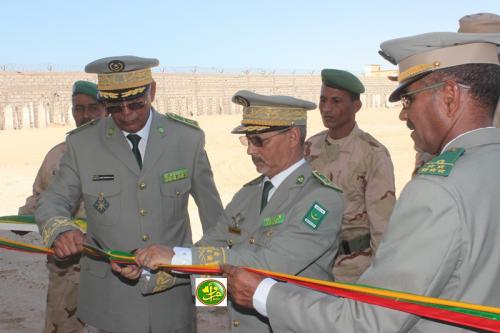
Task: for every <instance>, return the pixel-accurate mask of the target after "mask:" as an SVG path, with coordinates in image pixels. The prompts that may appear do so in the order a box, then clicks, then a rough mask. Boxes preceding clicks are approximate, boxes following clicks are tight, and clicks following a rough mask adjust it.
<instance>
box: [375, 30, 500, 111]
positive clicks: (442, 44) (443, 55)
mask: <svg viewBox="0 0 500 333" xmlns="http://www.w3.org/2000/svg"><path fill="white" fill-rule="evenodd" d="M499 45H500V33H458V32H431V33H427V34H422V35H417V36H411V37H403V38H397V39H392V40H389V41H385V42H383V43H382V44H380V48H381V51H380V52H379V53H380V54H381V55H382V56H383V57H384V58H385V59H387V60H388V61H390V62H391V63H393V64H394V65H396V64H398V66H399V75H398V81H399V86H398V87H397V88H396V90H394V91H393V92H392V94H391V95H390V96H389V101H390V102H396V101H399V100H400V99H401V95H402V94H403V93H404V91H405V90H406V87H407V86H408V85H410V84H411V83H413V82H415V81H417V80H419V79H420V78H422V77H424V76H425V75H427V74H429V73H431V72H433V71H436V70H440V69H444V68H449V67H453V66H458V65H464V64H498V56H497V46H499Z"/></svg>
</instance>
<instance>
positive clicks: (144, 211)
mask: <svg viewBox="0 0 500 333" xmlns="http://www.w3.org/2000/svg"><path fill="white" fill-rule="evenodd" d="M147 213H148V211H147V210H145V209H144V208H142V209H141V210H140V211H139V214H141V216H145V215H146V214H147Z"/></svg>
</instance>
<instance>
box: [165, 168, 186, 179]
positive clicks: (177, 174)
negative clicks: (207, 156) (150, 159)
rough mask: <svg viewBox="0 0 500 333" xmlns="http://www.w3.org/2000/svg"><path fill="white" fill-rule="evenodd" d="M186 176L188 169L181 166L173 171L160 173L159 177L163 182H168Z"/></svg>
mask: <svg viewBox="0 0 500 333" xmlns="http://www.w3.org/2000/svg"><path fill="white" fill-rule="evenodd" d="M187 176H188V169H186V168H182V169H178V170H174V171H168V172H165V173H163V174H162V175H161V179H162V180H163V183H170V182H174V181H176V180H181V179H184V178H187Z"/></svg>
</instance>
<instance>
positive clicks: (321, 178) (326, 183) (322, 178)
mask: <svg viewBox="0 0 500 333" xmlns="http://www.w3.org/2000/svg"><path fill="white" fill-rule="evenodd" d="M312 174H313V176H314V177H316V179H318V180H319V182H320V183H321V184H323V185H324V186H326V187H329V188H333V189H334V190H335V191H337V192H340V193H342V192H344V191H343V190H342V189H341V188H340V187H338V186H337V185H335V184H334V183H333V182H332V181H331V180H330V179H328V177H327V176H325V175H324V174H322V173H320V172H319V171H317V170H313V171H312Z"/></svg>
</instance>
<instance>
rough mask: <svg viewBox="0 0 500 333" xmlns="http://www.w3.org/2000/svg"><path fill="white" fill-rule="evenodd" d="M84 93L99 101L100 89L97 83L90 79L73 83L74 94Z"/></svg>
mask: <svg viewBox="0 0 500 333" xmlns="http://www.w3.org/2000/svg"><path fill="white" fill-rule="evenodd" d="M78 94H84V95H87V96H90V97H92V98H94V99H95V100H96V101H99V90H98V89H97V85H96V84H95V83H92V82H89V81H76V82H75V83H73V95H72V96H75V95H78Z"/></svg>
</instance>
